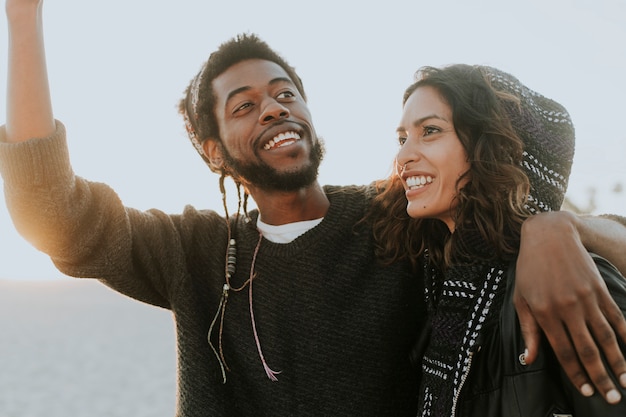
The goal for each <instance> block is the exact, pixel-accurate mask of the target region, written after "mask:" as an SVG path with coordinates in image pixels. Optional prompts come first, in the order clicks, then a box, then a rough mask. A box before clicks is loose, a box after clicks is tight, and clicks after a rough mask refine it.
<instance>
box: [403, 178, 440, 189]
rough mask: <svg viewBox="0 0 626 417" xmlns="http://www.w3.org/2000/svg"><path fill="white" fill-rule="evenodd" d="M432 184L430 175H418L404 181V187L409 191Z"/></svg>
mask: <svg viewBox="0 0 626 417" xmlns="http://www.w3.org/2000/svg"><path fill="white" fill-rule="evenodd" d="M432 182H433V177H431V176H430V175H419V176H414V177H408V178H407V179H406V186H407V187H409V189H410V190H415V189H418V188H422V187H423V186H424V185H426V184H430V183H432Z"/></svg>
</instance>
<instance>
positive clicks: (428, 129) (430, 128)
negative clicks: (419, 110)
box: [424, 126, 441, 136]
mask: <svg viewBox="0 0 626 417" xmlns="http://www.w3.org/2000/svg"><path fill="white" fill-rule="evenodd" d="M440 131H441V130H440V129H439V128H437V127H434V126H424V136H428V135H432V134H433V133H438V132H440Z"/></svg>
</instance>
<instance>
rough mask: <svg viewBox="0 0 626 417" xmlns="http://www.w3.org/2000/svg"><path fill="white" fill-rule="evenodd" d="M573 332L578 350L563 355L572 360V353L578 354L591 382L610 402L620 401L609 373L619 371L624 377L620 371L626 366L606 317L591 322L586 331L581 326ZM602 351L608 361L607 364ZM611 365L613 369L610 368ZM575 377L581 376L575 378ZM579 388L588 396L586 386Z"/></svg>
mask: <svg viewBox="0 0 626 417" xmlns="http://www.w3.org/2000/svg"><path fill="white" fill-rule="evenodd" d="M589 328H590V330H591V332H590V331H589ZM570 331H571V333H570V334H571V340H572V342H573V345H574V348H575V350H576V351H575V352H572V353H570V352H565V353H564V355H562V356H566V357H568V356H570V355H571V354H573V355H576V356H577V357H578V358H577V359H578V360H579V361H580V362H581V364H582V367H583V368H584V372H586V374H587V376H588V377H589V379H590V380H591V383H592V384H593V385H594V386H595V387H596V389H597V390H598V392H599V393H600V394H601V395H602V396H603V397H604V398H605V399H606V401H607V402H609V403H611V404H615V403H617V402H619V401H620V400H621V395H620V393H619V391H618V390H617V387H616V385H615V384H614V382H613V379H611V377H610V376H609V372H611V371H613V372H617V374H616V375H620V374H622V373H623V371H621V372H620V370H622V369H623V367H624V365H625V364H624V358H623V356H622V354H621V351H620V349H619V346H618V344H617V339H616V338H615V333H614V332H613V329H612V328H611V326H610V325H609V324H608V322H607V321H606V320H605V319H604V317H603V316H599V317H598V318H596V319H595V320H590V321H589V322H588V323H587V326H584V327H582V328H581V326H580V325H578V326H574V327H573V328H571V330H570ZM594 336H595V337H594ZM600 349H601V350H602V352H603V354H604V357H605V358H606V361H603V358H602V356H601V353H600ZM557 357H558V354H557ZM609 366H610V369H609V368H608V367H609ZM571 369H575V368H574V366H571ZM566 373H567V371H566ZM574 378H579V377H578V376H576V375H574ZM580 379H582V378H580ZM577 386H579V387H581V388H580V389H581V392H582V393H583V395H584V394H585V392H583V388H585V389H586V387H584V386H581V385H577Z"/></svg>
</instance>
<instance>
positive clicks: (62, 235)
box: [0, 123, 424, 417]
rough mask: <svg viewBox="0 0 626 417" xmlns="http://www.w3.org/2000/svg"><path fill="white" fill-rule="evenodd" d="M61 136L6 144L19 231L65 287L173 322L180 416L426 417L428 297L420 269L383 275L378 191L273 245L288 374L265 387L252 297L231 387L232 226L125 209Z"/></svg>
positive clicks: (265, 306)
mask: <svg viewBox="0 0 626 417" xmlns="http://www.w3.org/2000/svg"><path fill="white" fill-rule="evenodd" d="M57 126H58V129H57V133H56V134H55V135H54V136H53V137H51V138H46V139H41V140H31V141H28V142H26V143H22V144H6V143H2V144H0V166H1V168H0V169H1V170H2V175H3V177H4V181H5V195H6V202H7V205H8V207H9V209H10V212H11V214H12V216H13V219H14V222H15V225H16V227H17V228H18V230H19V231H20V232H21V233H22V234H23V235H24V237H25V238H27V239H28V240H29V241H31V242H32V243H33V244H34V245H35V246H36V247H37V248H39V249H40V250H42V251H44V252H46V253H48V254H49V255H50V256H51V258H52V260H53V261H54V263H55V265H56V266H57V267H58V268H59V269H60V270H61V271H62V272H64V273H65V274H68V275H70V276H75V277H95V278H98V279H100V280H101V281H102V282H103V283H104V284H106V285H108V286H110V287H111V288H113V289H115V290H117V291H119V292H121V293H123V294H126V295H128V296H130V297H133V298H135V299H137V300H141V301H143V302H146V303H150V304H153V305H156V306H160V307H163V308H167V309H170V310H171V311H172V314H173V318H174V320H175V325H176V335H177V348H178V398H177V400H178V401H177V413H176V415H177V416H181V417H182V416H185V417H191V416H228V417H235V416H255V417H259V416H376V417H380V416H394V417H396V416H405V415H406V416H414V415H415V413H416V404H415V403H416V398H417V386H418V382H417V378H416V375H415V372H414V370H413V369H412V367H411V365H410V363H409V351H410V349H411V346H412V343H413V342H414V340H415V337H416V333H417V332H418V331H419V329H420V328H421V320H422V319H423V316H424V308H423V305H422V303H421V302H420V301H419V300H421V299H422V297H421V293H422V284H421V279H416V277H415V276H414V275H412V274H411V273H410V272H409V269H408V266H407V265H403V264H398V265H395V266H393V267H382V266H380V265H378V264H377V263H376V261H375V258H374V255H373V238H372V236H371V230H370V228H368V227H367V226H363V225H358V224H357V223H358V220H360V219H361V218H362V217H363V215H364V213H365V211H366V209H367V207H368V204H369V197H370V194H371V189H369V188H368V187H326V188H325V191H326V193H327V195H328V198H329V200H330V203H331V204H330V209H329V211H328V213H327V215H326V217H325V218H324V220H323V221H322V222H321V223H320V224H319V225H318V226H317V227H315V228H314V229H312V230H310V231H308V232H307V233H305V234H304V235H302V236H301V237H299V238H298V239H296V240H295V241H294V242H292V243H289V244H274V243H271V242H269V241H267V240H263V241H262V243H261V246H260V251H259V253H258V256H257V261H256V267H255V270H256V273H257V277H256V279H255V280H254V286H253V288H254V292H253V309H254V310H253V311H254V316H255V320H256V328H257V331H258V336H259V339H260V343H261V347H262V349H263V354H264V356H265V359H266V360H267V363H268V364H269V366H270V367H271V368H272V369H274V370H277V371H281V373H280V374H279V375H278V381H277V382H271V381H270V380H269V379H268V378H267V376H266V375H265V372H264V370H263V367H262V364H261V362H260V359H259V354H258V352H257V347H256V345H255V341H254V335H253V331H252V325H251V319H250V309H249V302H248V290H247V288H246V289H245V290H244V291H241V292H237V293H235V292H231V293H230V296H229V299H228V305H227V308H226V314H225V321H224V328H223V337H224V346H223V347H224V355H225V359H226V362H227V365H228V366H229V367H230V372H228V373H227V382H226V384H222V380H221V373H220V368H219V362H218V361H217V359H216V357H215V355H214V354H213V352H212V351H211V349H210V346H209V344H208V343H207V333H208V329H209V326H210V323H211V320H212V319H213V317H214V315H215V313H216V311H217V309H218V303H219V300H220V295H221V292H222V286H223V284H224V257H225V256H224V254H225V247H226V227H225V222H224V219H223V217H221V216H220V215H218V214H217V213H215V212H213V211H208V210H196V209H194V208H192V207H187V208H185V210H184V212H183V213H182V214H178V215H168V214H165V213H163V212H160V211H157V210H149V211H146V212H141V211H137V210H134V209H130V208H126V207H124V206H123V204H122V202H121V201H120V200H119V198H118V197H117V195H116V194H115V193H114V191H113V190H111V189H110V188H109V187H108V186H106V185H104V184H99V183H93V182H88V181H85V180H83V179H81V178H79V177H76V176H75V175H74V174H73V172H72V169H71V167H70V164H69V157H68V151H67V146H66V143H65V131H64V128H63V126H62V125H61V124H60V123H57ZM3 133H4V132H3V131H2V132H0V135H3ZM0 139H1V138H0ZM257 215H258V213H256V212H253V213H252V221H251V222H249V223H245V222H244V221H243V220H242V221H240V222H239V224H237V225H236V238H237V246H238V252H237V272H236V274H235V277H234V279H233V286H237V285H239V284H241V283H243V282H244V281H245V280H246V279H247V277H248V274H249V270H250V266H251V258H252V253H253V250H254V246H255V244H256V242H257V240H258V232H257V231H256V228H255V227H254V224H255V222H256V218H257ZM214 333H215V334H214V336H216V334H217V332H214ZM130 342H132V341H130Z"/></svg>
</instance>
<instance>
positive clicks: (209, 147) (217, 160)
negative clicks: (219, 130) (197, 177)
mask: <svg viewBox="0 0 626 417" xmlns="http://www.w3.org/2000/svg"><path fill="white" fill-rule="evenodd" d="M202 151H203V152H204V155H205V156H206V158H207V159H208V160H209V164H210V168H211V169H212V170H213V171H216V172H219V171H221V170H222V169H223V168H224V158H223V155H222V146H221V144H220V143H219V142H218V141H216V140H215V139H207V140H205V141H204V142H203V143H202Z"/></svg>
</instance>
